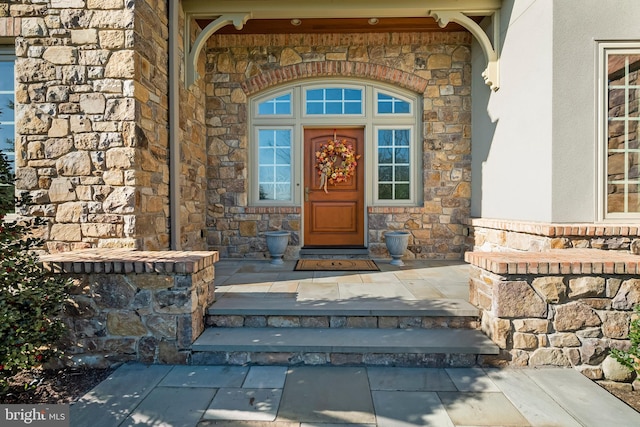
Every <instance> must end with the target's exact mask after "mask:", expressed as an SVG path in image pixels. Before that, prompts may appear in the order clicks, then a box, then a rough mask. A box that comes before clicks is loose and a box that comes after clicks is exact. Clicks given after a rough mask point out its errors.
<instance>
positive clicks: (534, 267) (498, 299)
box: [465, 249, 640, 381]
mask: <svg viewBox="0 0 640 427" xmlns="http://www.w3.org/2000/svg"><path fill="white" fill-rule="evenodd" d="M465 260H466V261H468V262H470V263H471V264H472V265H471V273H470V301H471V303H472V304H474V305H476V306H477V307H479V308H480V309H481V310H482V330H483V332H485V333H486V334H487V335H488V336H489V337H490V338H491V339H492V340H493V341H494V342H495V343H496V344H497V345H498V346H499V347H500V349H501V354H500V356H498V358H497V359H493V360H491V358H487V360H485V362H487V363H494V364H510V365H516V366H544V365H554V366H572V367H574V368H576V369H577V370H579V371H580V372H582V373H583V374H584V375H586V376H587V377H589V378H591V379H596V380H599V379H603V378H604V379H610V380H615V381H631V380H632V379H633V376H632V375H631V373H630V372H628V371H625V370H624V369H620V367H619V364H618V363H617V362H615V360H613V359H612V358H611V357H607V356H608V353H609V349H611V348H618V349H626V348H628V347H629V345H630V341H629V328H630V323H631V319H632V316H633V307H634V306H635V305H636V304H639V303H640V280H639V279H638V274H640V261H639V260H638V258H637V257H636V256H634V255H629V254H623V253H616V252H605V251H599V250H593V249H591V250H571V249H567V250H560V251H551V252H547V253H537V254H536V253H509V254H507V253H500V254H498V253H487V252H467V253H466V254H465Z"/></svg>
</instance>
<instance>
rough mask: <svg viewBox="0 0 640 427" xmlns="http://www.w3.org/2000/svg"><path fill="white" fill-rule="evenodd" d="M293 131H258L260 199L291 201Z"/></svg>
mask: <svg viewBox="0 0 640 427" xmlns="http://www.w3.org/2000/svg"><path fill="white" fill-rule="evenodd" d="M291 149H292V147H291V129H259V130H258V198H259V200H274V201H275V200H278V201H289V200H291V181H292V179H291V178H292V175H291V159H292V156H291Z"/></svg>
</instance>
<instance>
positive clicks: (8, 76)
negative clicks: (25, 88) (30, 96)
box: [0, 46, 16, 192]
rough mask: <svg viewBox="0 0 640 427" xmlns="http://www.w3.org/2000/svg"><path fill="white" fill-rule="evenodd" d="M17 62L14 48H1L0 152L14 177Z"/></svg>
mask: <svg viewBox="0 0 640 427" xmlns="http://www.w3.org/2000/svg"><path fill="white" fill-rule="evenodd" d="M15 61H16V57H15V50H14V48H13V47H10V48H9V47H2V46H0V76H1V77H0V151H2V152H3V153H4V154H5V155H6V157H7V160H8V161H9V162H10V163H11V165H12V172H13V174H14V175H15V159H16V154H15V140H16V136H15V130H16V123H15V72H14V66H15ZM4 185H6V184H4ZM11 187H13V186H11ZM10 192H13V190H10Z"/></svg>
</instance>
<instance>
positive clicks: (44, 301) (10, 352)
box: [0, 153, 69, 394]
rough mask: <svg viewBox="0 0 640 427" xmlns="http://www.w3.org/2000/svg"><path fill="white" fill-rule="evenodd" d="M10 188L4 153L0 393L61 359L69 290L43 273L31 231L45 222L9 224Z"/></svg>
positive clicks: (0, 174) (0, 170)
mask: <svg viewBox="0 0 640 427" xmlns="http://www.w3.org/2000/svg"><path fill="white" fill-rule="evenodd" d="M12 184H13V174H12V173H11V168H10V164H9V162H8V160H7V158H6V156H5V155H4V154H3V153H0V394H2V393H3V392H5V391H6V389H7V380H8V378H10V377H11V376H13V375H15V374H16V373H17V372H19V371H20V370H24V369H31V368H34V367H37V366H39V365H41V364H42V363H43V362H45V361H47V360H48V359H49V358H51V357H53V356H55V355H57V354H59V353H58V352H57V350H56V348H55V343H56V342H57V341H58V340H59V339H60V337H61V334H62V332H63V324H62V321H61V320H60V318H58V317H57V315H58V313H60V309H61V306H62V302H63V301H64V299H66V297H67V294H68V290H69V284H68V282H67V281H65V280H64V279H63V278H62V277H61V276H55V275H52V274H50V273H49V272H47V271H46V270H44V269H43V268H42V266H41V265H40V264H39V263H38V257H37V255H36V254H35V253H34V252H33V250H34V248H37V247H38V246H40V245H41V244H42V241H41V240H40V239H37V238H34V237H32V232H33V231H34V230H35V229H37V228H38V227H41V226H43V225H44V220H43V219H42V218H33V219H29V220H20V221H12V222H9V221H5V215H6V213H7V212H11V211H13V208H14V206H16V201H15V199H14V196H13V187H12V186H11V185H12ZM7 188H10V189H11V192H8V191H7ZM27 202H28V201H27V200H23V201H22V202H20V201H18V202H17V205H18V207H20V206H21V205H22V204H24V203H27Z"/></svg>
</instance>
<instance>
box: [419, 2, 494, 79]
mask: <svg viewBox="0 0 640 427" xmlns="http://www.w3.org/2000/svg"><path fill="white" fill-rule="evenodd" d="M429 15H431V16H432V17H433V18H434V19H435V20H436V21H437V22H438V25H439V26H440V28H444V27H445V26H446V25H447V24H448V23H449V22H455V23H456V24H460V25H462V26H463V27H465V28H466V29H467V30H469V32H471V34H473V36H474V37H475V38H476V40H477V41H478V43H480V46H481V47H482V51H483V52H484V56H485V59H486V60H487V68H486V69H485V70H484V71H483V72H482V77H483V78H484V82H485V83H486V84H487V86H489V87H490V88H491V89H492V90H494V91H496V90H498V89H499V88H500V85H499V79H498V78H499V72H500V69H499V63H498V60H499V58H498V52H497V47H496V48H494V47H493V45H492V44H491V40H489V36H487V34H486V33H485V32H484V30H483V29H482V27H480V25H478V24H477V23H476V22H475V21H474V20H473V19H471V18H469V17H468V16H466V15H464V14H463V13H462V12H459V11H451V10H431V11H429ZM496 17H497V12H494V19H496ZM497 25H498V24H497V22H494V29H496V31H495V32H494V43H495V46H497V45H498V34H499V32H498V31H497Z"/></svg>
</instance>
